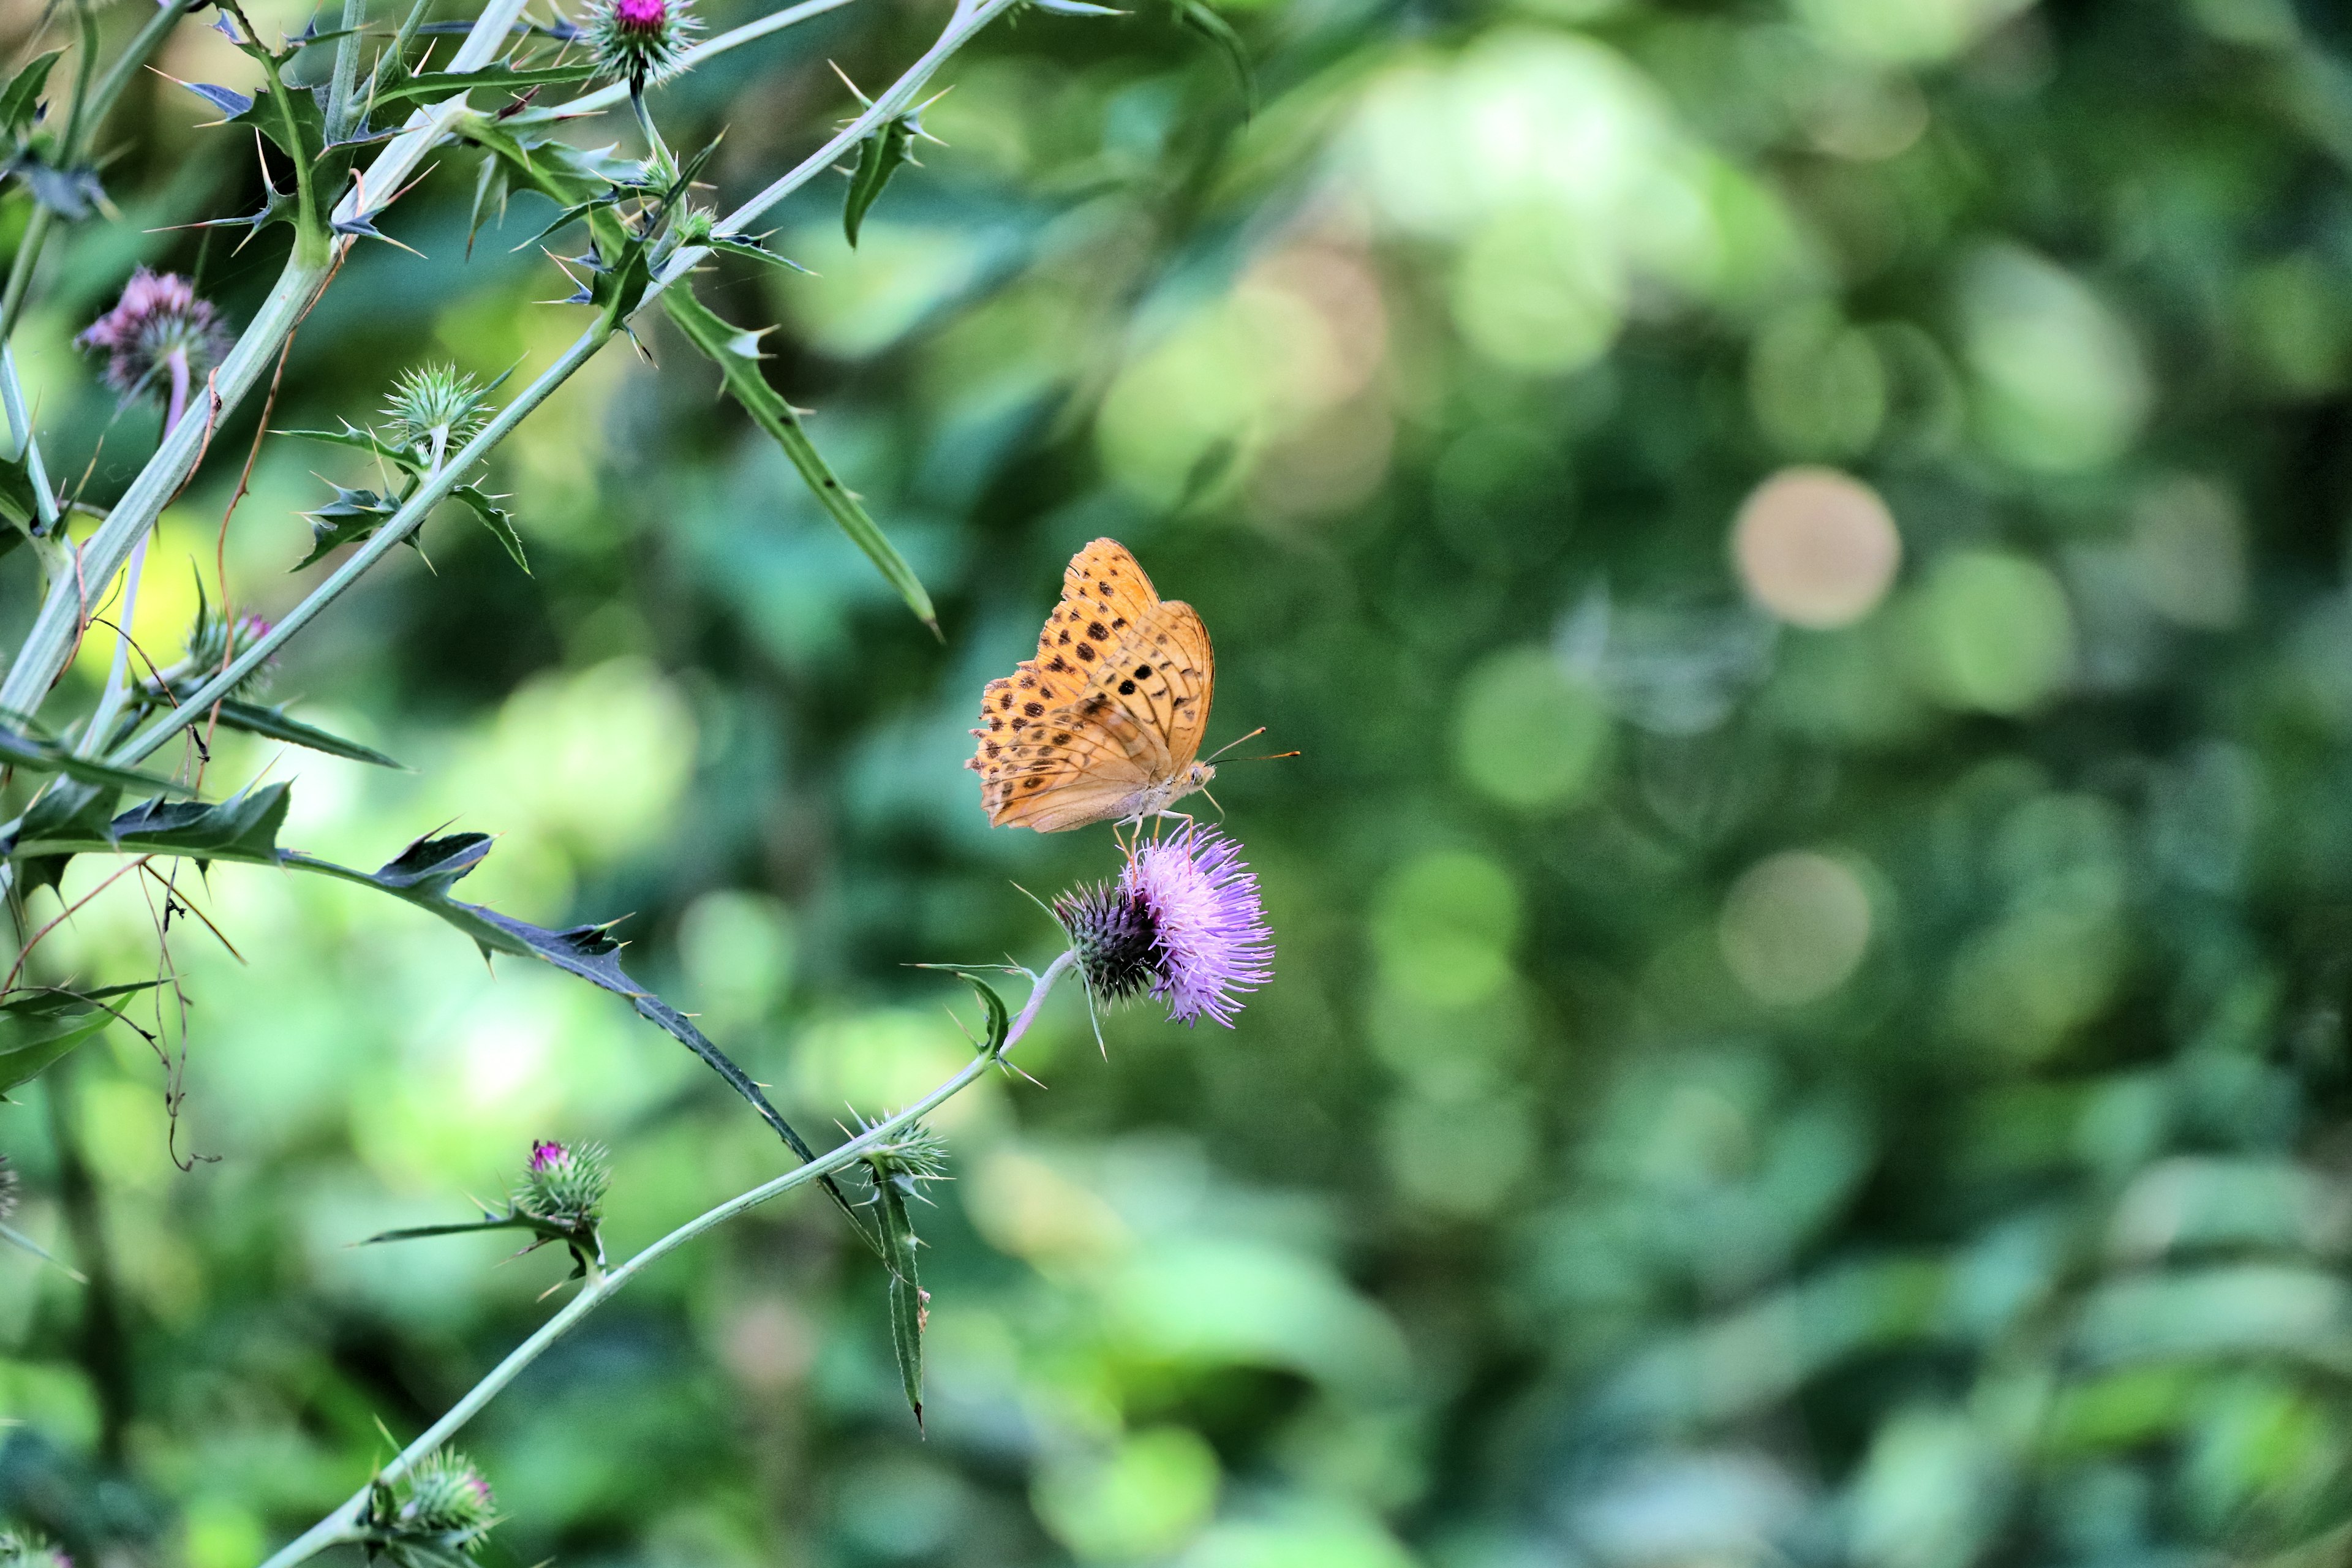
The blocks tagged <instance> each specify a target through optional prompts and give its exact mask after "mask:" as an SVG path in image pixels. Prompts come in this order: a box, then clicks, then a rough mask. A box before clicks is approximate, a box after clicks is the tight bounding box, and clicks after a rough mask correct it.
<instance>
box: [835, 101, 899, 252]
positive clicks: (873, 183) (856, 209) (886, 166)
mask: <svg viewBox="0 0 2352 1568" xmlns="http://www.w3.org/2000/svg"><path fill="white" fill-rule="evenodd" d="M916 133H917V127H916V125H915V123H914V117H913V116H912V115H903V114H902V115H900V116H898V118H897V119H895V120H888V121H884V122H883V123H882V124H880V125H878V126H877V127H875V130H874V133H873V134H872V135H870V136H868V137H866V140H865V141H863V142H859V143H858V144H857V164H856V167H855V168H854V169H852V170H851V171H850V174H849V195H848V198H847V200H845V202H843V204H842V207H841V230H842V232H843V233H844V234H845V235H847V236H848V237H849V244H850V247H851V248H852V249H855V248H856V246H857V231H858V229H859V228H861V227H863V226H865V223H866V210H867V209H868V208H870V207H871V206H873V205H874V203H875V200H876V198H877V197H878V196H880V195H882V187H883V186H885V185H887V184H889V183H890V176H891V175H893V174H897V173H898V171H899V169H900V168H902V167H903V166H905V165H906V164H908V163H913V162H914V161H915V158H914V152H915V136H916Z"/></svg>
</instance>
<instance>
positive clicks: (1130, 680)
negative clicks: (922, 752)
mask: <svg viewBox="0 0 2352 1568" xmlns="http://www.w3.org/2000/svg"><path fill="white" fill-rule="evenodd" d="M1214 683H1215V661H1214V657H1213V653H1212V651H1211V648H1210V645H1209V634H1208V629H1207V628H1206V627H1205V626H1202V624H1201V617H1200V616H1199V615H1197V614H1196V613H1195V612H1194V611H1193V609H1192V606H1191V605H1185V604H1181V603H1180V604H1163V603H1162V602H1161V601H1160V596H1159V595H1157V594H1156V593H1154V592H1153V591H1152V587H1151V579H1150V577H1148V576H1146V575H1145V574H1144V571H1143V568H1142V567H1141V566H1140V565H1139V564H1138V563H1137V562H1136V559H1135V557H1134V556H1133V555H1132V554H1130V553H1129V552H1128V549H1127V547H1126V546H1125V545H1123V544H1120V543H1119V542H1118V541H1117V540H1112V539H1097V540H1096V541H1095V542H1093V543H1091V544H1089V545H1087V547H1086V548H1085V549H1084V550H1081V551H1080V552H1078V553H1077V554H1076V556H1075V557H1073V558H1072V560H1071V562H1070V564H1069V568H1068V570H1067V571H1066V572H1065V573H1064V574H1063V575H1062V599H1061V602H1060V603H1059V604H1058V605H1055V608H1054V613H1053V615H1052V616H1050V617H1048V618H1047V620H1046V622H1045V630H1044V631H1043V632H1042V633H1040V634H1039V636H1038V638H1037V655H1036V657H1035V658H1031V659H1024V660H1023V661H1022V663H1021V664H1020V666H1019V667H1018V668H1015V669H1014V671H1013V674H1012V675H1010V676H1007V677H1004V678H1003V679H998V680H992V681H991V682H989V684H988V686H987V688H986V689H985V690H983V691H982V695H981V724H982V728H980V729H978V730H975V731H972V733H973V734H974V735H976V736H978V737H979V738H980V749H979V752H978V753H977V754H976V755H974V756H973V757H972V759H971V761H970V762H969V763H966V764H965V765H966V766H968V767H970V768H971V769H973V770H974V771H976V772H977V773H979V774H980V775H981V804H982V805H983V806H984V807H985V808H986V809H987V811H988V819H989V821H990V823H991V824H992V825H993V826H1016V827H1022V826H1025V827H1034V828H1035V829H1037V830H1038V831H1039V832H1041V833H1057V832H1060V831H1062V830H1063V829H1065V828H1070V827H1082V826H1086V825H1087V823H1090V822H1105V821H1109V820H1112V819H1114V818H1117V817H1121V816H1129V815H1132V814H1133V813H1134V812H1135V811H1136V810H1138V809H1139V802H1140V801H1141V800H1142V799H1143V798H1144V797H1146V796H1148V795H1150V793H1151V792H1152V791H1153V790H1155V789H1157V788H1160V787H1162V786H1164V785H1166V784H1169V783H1170V782H1171V780H1173V779H1175V778H1176V777H1177V776H1178V775H1179V774H1181V773H1183V772H1184V770H1185V769H1187V768H1188V767H1190V766H1191V764H1192V760H1193V758H1194V757H1195V756H1197V755H1198V754H1199V752H1200V749H1201V736H1202V732H1203V731H1205V730H1206V729H1207V727H1208V719H1209V700H1210V696H1211V693H1212V690H1213V686H1214Z"/></svg>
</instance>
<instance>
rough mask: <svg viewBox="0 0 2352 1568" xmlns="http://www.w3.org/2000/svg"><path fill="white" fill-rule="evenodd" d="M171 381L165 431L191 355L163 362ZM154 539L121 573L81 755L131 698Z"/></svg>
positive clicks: (142, 541)
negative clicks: (135, 640) (134, 636)
mask: <svg viewBox="0 0 2352 1568" xmlns="http://www.w3.org/2000/svg"><path fill="white" fill-rule="evenodd" d="M163 365H164V368H165V370H166V371H167V372H169V374H170V375H171V378H172V391H171V401H170V403H169V404H168V405H166V406H165V408H164V410H163V428H164V429H166V430H169V429H170V428H171V427H172V426H174V425H177V424H178V423H179V422H180V416H181V415H183V414H184V413H186V412H187V409H188V352H187V350H185V349H173V351H172V352H171V353H170V354H168V355H167V356H165V358H164V361H163ZM152 538H154V531H152V529H151V530H150V531H147V532H145V533H142V534H141V535H140V536H139V542H138V543H137V544H134V545H132V546H131V564H130V565H129V566H128V567H126V568H125V569H124V571H123V574H122V608H121V610H120V611H118V612H117V613H116V615H115V617H114V664H113V666H112V668H110V669H109V670H108V671H107V675H106V690H105V691H104V692H103V693H101V694H100V697H99V700H98V707H97V709H96V710H94V711H93V712H92V713H91V714H90V716H89V728H88V729H87V730H85V731H83V732H82V737H81V742H80V743H79V745H77V746H75V748H74V752H75V754H77V755H79V756H84V757H89V756H95V755H97V754H98V752H100V750H101V749H102V748H103V747H104V746H105V744H106V738H107V736H108V735H109V734H110V733H111V732H112V731H113V729H114V721H115V720H116V719H117V718H118V717H119V716H120V715H121V712H122V705H123V703H124V702H125V701H127V700H129V699H130V695H131V626H132V625H133V623H134V622H135V621H136V620H137V618H138V615H139V579H140V576H141V575H142V574H143V573H144V572H145V570H146V567H147V544H148V542H149V541H150V540H152Z"/></svg>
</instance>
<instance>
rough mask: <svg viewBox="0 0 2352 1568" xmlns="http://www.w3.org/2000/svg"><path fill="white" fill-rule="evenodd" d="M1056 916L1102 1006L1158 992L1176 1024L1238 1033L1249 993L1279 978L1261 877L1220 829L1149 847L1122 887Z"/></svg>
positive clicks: (1069, 903) (1070, 902) (1080, 894)
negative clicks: (1203, 1024) (1206, 1022)
mask: <svg viewBox="0 0 2352 1568" xmlns="http://www.w3.org/2000/svg"><path fill="white" fill-rule="evenodd" d="M1055 913H1056V914H1057V915H1058V916H1059V917H1060V918H1061V921H1062V925H1063V929H1064V930H1066V931H1068V932H1069V935H1070V941H1071V943H1072V945H1073V946H1075V947H1076V950H1077V954H1078V964H1079V967H1080V968H1081V969H1082V970H1083V971H1084V972H1085V973H1086V977H1087V984H1088V985H1089V986H1091V987H1092V988H1093V990H1094V994H1096V995H1097V997H1099V998H1101V999H1102V1000H1104V1001H1106V1002H1121V1001H1126V1000H1128V999H1129V998H1130V997H1133V996H1138V995H1140V994H1143V993H1145V992H1146V991H1149V992H1150V994H1151V995H1153V996H1155V997H1157V998H1159V999H1160V1000H1161V1001H1163V1002H1165V1003H1167V1004H1168V1017H1169V1020H1170V1021H1171V1023H1181V1024H1194V1023H1198V1022H1199V1021H1200V1020H1201V1019H1202V1018H1204V1017H1205V1018H1209V1019H1212V1020H1213V1021H1215V1022H1217V1023H1220V1024H1223V1025H1224V1026H1226V1027H1227V1028H1231V1027H1232V1026H1233V1022H1234V1015H1236V1014H1237V1013H1239V1012H1240V1011H1241V1008H1242V1001H1241V994H1242V993H1244V992H1245V991H1254V990H1255V989H1256V988H1257V987H1259V986H1261V985H1263V984H1265V983H1266V982H1267V981H1268V980H1270V979H1272V978H1273V976H1274V933H1273V932H1272V931H1269V930H1268V929H1267V928H1266V923H1265V904H1264V903H1263V901H1262V900H1260V899H1259V897H1258V889H1257V878H1256V877H1255V876H1254V875H1253V874H1252V873H1251V872H1250V869H1249V868H1248V867H1247V866H1245V865H1244V864H1243V862H1242V854H1241V846H1240V845H1239V844H1237V843H1235V842H1234V840H1232V839H1230V838H1227V837H1224V836H1223V834H1221V833H1219V832H1217V831H1216V830H1215V829H1213V828H1204V827H1201V826H1198V825H1197V824H1188V825H1187V826H1185V827H1184V828H1182V829H1181V831H1179V832H1178V833H1176V834H1175V835H1174V836H1173V837H1168V838H1163V839H1159V840H1156V841H1154V842H1152V843H1150V844H1147V845H1144V846H1143V847H1141V848H1139V849H1138V850H1137V851H1136V852H1135V853H1134V854H1133V855H1132V856H1131V857H1129V860H1128V863H1127V867H1126V868H1125V869H1124V870H1122V871H1121V872H1120V873H1119V875H1118V880H1116V881H1114V882H1107V883H1104V884H1101V885H1099V886H1097V887H1093V888H1080V889H1076V890H1075V891H1073V892H1071V893H1068V894H1065V895H1064V896H1063V897H1062V898H1061V900H1058V901H1057V902H1056V903H1055Z"/></svg>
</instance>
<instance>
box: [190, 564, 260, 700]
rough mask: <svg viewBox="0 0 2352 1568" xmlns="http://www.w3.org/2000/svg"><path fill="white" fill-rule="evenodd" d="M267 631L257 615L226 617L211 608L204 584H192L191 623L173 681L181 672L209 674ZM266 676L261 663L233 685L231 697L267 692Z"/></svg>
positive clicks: (244, 649)
mask: <svg viewBox="0 0 2352 1568" xmlns="http://www.w3.org/2000/svg"><path fill="white" fill-rule="evenodd" d="M269 631H270V624H269V622H268V621H266V620H264V619H263V618H262V617H261V616H229V615H224V614H223V613H221V612H220V611H218V610H215V609H214V608H213V606H212V605H211V603H210V601H208V600H207V599H206V598H205V591H204V584H202V583H199V584H197V585H196V619H195V624H194V625H193V626H190V627H189V628H188V658H187V661H186V662H185V663H184V664H183V665H181V666H180V667H179V668H178V669H175V670H173V671H172V672H171V673H172V674H173V676H174V677H175V678H176V677H178V676H179V675H180V674H182V673H183V672H185V673H188V674H192V675H198V676H205V675H210V674H212V673H213V672H214V671H215V670H217V669H220V668H224V667H225V666H226V665H227V664H228V662H229V661H230V660H231V659H234V658H237V657H238V656H239V655H241V654H243V653H244V652H245V651H246V650H247V648H249V647H252V646H253V645H254V644H255V643H257V642H259V641H260V640H261V639H262V638H263V637H268V635H269ZM269 673H270V671H269V666H268V664H267V663H265V664H263V665H262V667H261V668H258V669H257V670H255V671H254V672H253V673H252V674H251V675H248V676H247V677H246V678H245V679H243V680H242V681H240V682H238V683H237V688H236V692H235V693H234V695H236V696H238V697H253V696H257V695H259V694H260V693H261V692H263V691H265V690H267V689H268V686H269Z"/></svg>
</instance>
